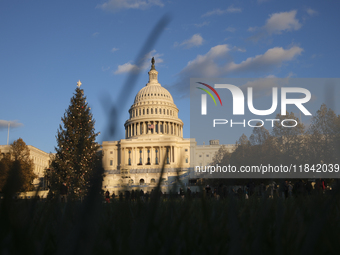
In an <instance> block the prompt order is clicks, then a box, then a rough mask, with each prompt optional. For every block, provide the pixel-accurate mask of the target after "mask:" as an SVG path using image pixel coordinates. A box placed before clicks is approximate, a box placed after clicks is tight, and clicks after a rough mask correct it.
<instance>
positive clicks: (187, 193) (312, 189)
mask: <svg viewBox="0 0 340 255" xmlns="http://www.w3.org/2000/svg"><path fill="white" fill-rule="evenodd" d="M313 184H314V185H313ZM328 188H329V187H328ZM326 190H327V183H326V180H324V179H318V180H315V181H314V182H311V181H305V180H295V181H288V180H283V181H281V182H280V183H279V184H277V183H276V182H275V181H272V182H271V183H270V184H267V185H265V184H264V183H263V182H261V183H260V184H257V185H256V184H255V182H254V181H249V182H248V184H247V185H244V186H226V185H223V184H220V185H218V186H217V187H214V188H213V187H211V186H210V185H206V186H205V188H204V189H203V190H201V191H197V190H196V191H191V188H190V187H187V188H186V190H185V189H183V188H179V191H178V192H171V191H170V192H169V193H167V192H164V193H163V192H162V191H158V192H157V191H156V190H155V189H152V190H151V192H149V191H146V192H144V191H143V189H140V190H131V191H129V190H125V191H119V192H118V194H117V195H116V194H115V192H112V194H111V193H110V191H109V190H107V191H106V192H105V201H106V202H107V203H110V202H111V201H112V200H120V201H123V200H128V201H137V200H140V201H144V202H147V201H149V199H150V198H151V197H153V196H157V195H158V196H159V197H160V198H162V199H172V198H182V199H184V198H201V197H202V196H204V197H207V198H215V199H223V198H227V197H230V196H233V197H239V198H241V197H243V198H246V199H248V198H249V197H251V196H258V197H266V198H274V197H282V198H289V197H293V196H301V195H313V194H323V193H325V192H326Z"/></svg>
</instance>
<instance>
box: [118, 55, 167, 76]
mask: <svg viewBox="0 0 340 255" xmlns="http://www.w3.org/2000/svg"><path fill="white" fill-rule="evenodd" d="M161 56H163V54H159V53H156V50H152V51H150V52H149V53H147V54H145V56H144V58H143V60H142V62H143V65H142V66H137V65H136V64H132V63H131V62H132V61H129V62H127V63H125V64H122V65H118V68H117V70H116V71H114V72H113V73H114V74H123V73H128V72H139V71H142V70H145V69H147V68H150V66H151V64H150V61H148V60H151V58H152V57H154V58H155V62H156V65H157V64H160V63H163V59H162V58H161Z"/></svg>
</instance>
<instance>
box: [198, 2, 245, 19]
mask: <svg viewBox="0 0 340 255" xmlns="http://www.w3.org/2000/svg"><path fill="white" fill-rule="evenodd" d="M237 12H242V9H241V8H236V7H234V6H232V5H231V6H229V7H228V8H227V9H225V10H221V9H214V10H212V11H209V12H207V13H205V14H203V15H202V16H201V17H202V18H203V17H209V16H212V15H222V14H224V13H237Z"/></svg>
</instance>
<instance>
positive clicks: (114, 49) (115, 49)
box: [111, 47, 119, 53]
mask: <svg viewBox="0 0 340 255" xmlns="http://www.w3.org/2000/svg"><path fill="white" fill-rule="evenodd" d="M117 50H119V49H118V48H115V47H114V48H112V49H111V52H112V53H113V52H115V51H117Z"/></svg>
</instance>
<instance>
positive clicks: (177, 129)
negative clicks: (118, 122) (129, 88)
mask: <svg viewBox="0 0 340 255" xmlns="http://www.w3.org/2000/svg"><path fill="white" fill-rule="evenodd" d="M151 63H152V66H151V70H150V71H149V82H148V83H147V84H146V86H145V87H143V88H142V89H141V90H140V91H139V92H138V93H137V95H136V97H135V101H134V103H133V105H132V106H131V108H130V110H129V113H130V118H129V119H128V120H127V121H126V122H125V130H126V135H125V137H126V138H131V137H138V136H144V135H173V136H180V137H183V134H182V128H183V122H182V121H181V120H180V119H179V118H178V108H177V107H176V105H175V103H174V100H173V98H172V96H171V94H170V92H169V91H168V90H167V89H165V88H163V87H162V86H161V84H160V83H159V82H158V79H157V76H158V72H157V71H156V69H155V65H154V64H155V61H154V59H153V58H152V61H151Z"/></svg>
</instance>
